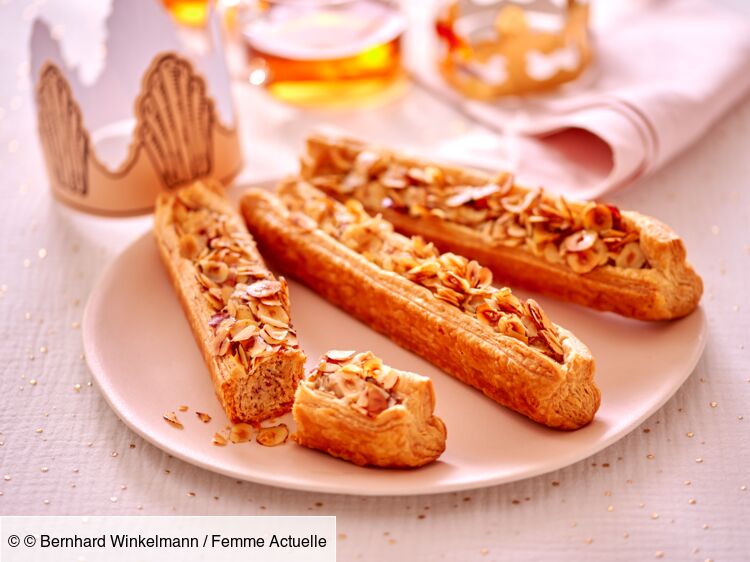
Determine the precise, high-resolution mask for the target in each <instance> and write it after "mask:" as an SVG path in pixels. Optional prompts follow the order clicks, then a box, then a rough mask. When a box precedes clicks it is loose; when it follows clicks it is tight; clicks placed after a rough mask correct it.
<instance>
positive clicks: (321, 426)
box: [293, 351, 446, 468]
mask: <svg viewBox="0 0 750 562" xmlns="http://www.w3.org/2000/svg"><path fill="white" fill-rule="evenodd" d="M434 408H435V392H434V390H433V388H432V381H430V379H428V378H427V377H423V376H420V375H415V374H414V373H408V372H406V371H398V370H396V369H393V368H391V367H388V366H386V365H383V362H382V361H381V360H380V359H379V358H377V357H375V356H374V355H373V354H372V353H371V352H369V351H367V352H364V353H356V352H354V351H329V352H328V353H327V354H326V355H325V356H323V358H322V359H321V360H320V363H319V364H318V366H317V367H316V368H315V370H314V371H313V372H312V374H311V375H310V377H309V378H308V379H307V380H306V381H303V382H302V383H300V385H299V387H298V388H297V395H296V398H295V401H294V409H293V413H294V420H295V422H296V424H297V432H296V433H295V434H294V436H293V439H294V440H295V441H296V442H297V443H299V444H300V445H304V446H305V447H310V448H311V449H319V450H321V451H325V452H326V453H328V454H330V455H332V456H334V457H339V458H342V459H345V460H348V461H351V462H353V463H354V464H358V465H373V466H382V467H394V468H397V467H400V468H406V467H418V466H422V465H425V464H427V463H430V462H432V461H434V460H435V459H437V458H438V457H439V456H440V454H441V453H442V452H443V451H444V450H445V438H446V429H445V424H444V423H443V421H442V420H441V419H440V418H438V417H437V416H434V415H433V410H434Z"/></svg>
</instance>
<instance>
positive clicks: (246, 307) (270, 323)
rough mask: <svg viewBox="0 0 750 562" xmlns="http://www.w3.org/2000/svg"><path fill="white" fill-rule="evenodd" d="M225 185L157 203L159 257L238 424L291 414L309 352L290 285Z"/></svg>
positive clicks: (193, 188)
mask: <svg viewBox="0 0 750 562" xmlns="http://www.w3.org/2000/svg"><path fill="white" fill-rule="evenodd" d="M220 189H221V188H220V187H219V186H214V185H213V184H210V183H205V182H197V183H195V184H192V185H190V186H188V187H185V188H183V189H181V190H179V191H177V192H174V193H169V194H168V193H163V194H161V195H160V196H159V198H158V200H157V204H156V211H155V221H154V235H155V237H156V242H157V246H158V248H159V254H160V256H161V258H162V262H163V263H164V266H165V268H166V270H167V272H168V274H169V277H170V280H171V281H172V284H173V286H174V288H175V291H176V293H177V295H178V297H179V299H180V303H181V305H182V308H183V311H184V313H185V316H186V317H187V319H188V321H189V323H190V327H191V329H192V332H193V336H194V337H195V341H196V343H197V344H198V347H199V349H200V350H201V353H202V355H203V358H204V360H205V362H206V366H207V367H208V370H209V372H210V374H211V379H212V381H213V384H214V390H215V392H216V396H217V397H218V399H219V401H220V402H221V405H222V406H223V408H224V410H225V411H226V413H227V416H228V417H229V419H230V420H231V421H232V422H233V423H237V422H246V423H253V424H257V423H259V422H261V421H262V420H264V419H267V418H271V417H275V416H278V415H281V414H283V413H285V412H288V411H289V410H290V409H291V407H292V402H293V400H294V393H295V390H296V387H297V383H298V382H299V380H300V379H301V378H302V376H303V374H304V364H305V355H304V354H303V353H302V351H301V350H300V348H299V345H298V343H297V339H296V334H295V332H294V329H293V327H292V325H291V320H290V318H289V298H288V293H287V287H286V282H285V281H284V280H283V278H282V279H279V280H276V279H275V278H274V277H273V275H272V274H271V273H270V272H269V271H268V268H267V267H266V265H265V263H264V262H263V259H262V258H261V256H260V254H259V253H258V250H257V248H256V246H255V242H254V241H253V239H252V237H251V236H250V234H249V233H248V232H247V228H246V227H245V225H244V223H243V221H242V219H241V218H240V217H239V216H238V215H237V213H236V212H235V211H234V210H233V209H232V207H231V205H230V204H229V202H228V201H227V200H225V199H224V198H223V196H222V195H220Z"/></svg>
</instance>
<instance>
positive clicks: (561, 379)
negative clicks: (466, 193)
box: [241, 180, 600, 429]
mask: <svg viewBox="0 0 750 562" xmlns="http://www.w3.org/2000/svg"><path fill="white" fill-rule="evenodd" d="M280 190H281V191H284V190H286V192H287V195H292V196H295V197H298V198H301V199H302V200H305V199H306V198H314V197H316V196H321V193H320V192H319V191H317V190H315V189H314V188H312V187H310V186H309V185H306V184H303V183H302V182H297V181H294V180H291V181H290V182H288V183H286V184H284V185H282V186H281V187H280ZM316 194H317V195H316ZM330 202H331V204H332V205H339V206H340V204H338V203H335V202H333V201H332V200H330ZM241 208H242V212H243V215H244V217H245V220H246V221H247V223H248V227H249V228H250V230H251V232H252V233H253V235H254V236H255V238H256V240H257V241H258V243H259V244H260V246H261V248H262V249H263V250H264V251H266V252H268V255H273V256H274V260H275V262H277V263H278V265H279V266H280V267H281V268H282V269H283V270H285V271H286V272H287V273H289V274H290V275H293V276H294V277H297V278H298V279H300V280H302V281H303V282H304V283H306V284H307V285H309V286H310V287H311V288H313V289H314V290H315V291H317V292H318V293H319V294H320V295H322V296H323V297H324V298H326V299H327V300H329V301H331V302H332V303H334V304H336V305H337V306H339V307H340V308H342V309H344V310H346V311H347V312H349V313H350V314H352V315H353V316H355V317H357V318H359V319H360V320H361V321H363V322H365V323H366V324H368V325H369V326H371V327H372V328H374V329H375V330H377V331H379V332H381V333H383V334H385V335H387V336H388V337H390V338H391V339H392V340H393V341H395V342H396V343H397V344H399V345H401V346H402V347H404V348H406V349H409V350H411V351H413V352H414V353H417V354H418V355H420V356H422V357H424V358H425V359H427V360H428V361H431V362H432V363H433V364H435V365H437V366H438V367H440V368H441V369H443V370H444V371H446V372H448V373H449V374H451V375H453V376H454V377H456V378H458V379H459V380H461V381H463V382H465V383H467V384H469V385H471V386H473V387H475V388H477V389H479V390H481V391H482V392H484V393H485V394H486V395H487V396H489V397H490V398H492V399H493V400H495V401H496V402H498V403H500V404H503V405H505V406H507V407H509V408H511V409H513V410H515V411H517V412H520V413H522V414H524V415H526V416H528V417H529V418H531V419H532V420H534V421H537V422H539V423H542V424H545V425H547V426H550V427H555V428H560V429H577V428H579V427H582V426H584V425H586V424H588V423H589V422H590V421H591V420H592V419H593V417H594V414H595V412H596V410H597V409H598V407H599V403H600V394H599V389H598V388H597V387H596V385H595V384H594V380H593V378H594V360H593V358H592V357H591V353H590V352H589V350H588V348H586V346H585V345H584V344H583V343H581V342H580V341H579V340H578V339H577V338H575V336H573V334H571V333H570V332H568V331H567V330H565V329H563V328H561V327H559V326H556V325H554V328H553V330H554V333H555V336H556V338H558V341H559V345H560V351H561V353H560V358H559V359H560V361H556V360H555V359H554V358H552V357H550V356H548V355H545V354H544V353H542V352H541V351H540V350H539V349H537V348H535V347H532V346H531V345H528V344H527V343H524V342H523V341H521V340H519V339H516V338H514V337H509V336H508V335H505V334H503V333H499V332H498V331H497V330H496V329H493V328H492V327H491V326H489V325H487V324H486V323H483V322H480V321H479V320H478V318H477V317H472V316H471V315H469V314H467V313H465V312H464V311H462V310H461V309H460V308H457V307H456V306H453V305H451V304H448V303H447V302H444V301H442V300H440V299H438V298H436V297H435V296H434V295H433V292H431V290H429V289H428V288H426V287H425V286H421V285H419V284H418V283H416V282H414V281H411V280H409V279H408V278H406V277H404V276H402V275H399V274H396V273H394V272H393V271H388V270H386V269H384V268H382V267H380V266H378V265H377V264H375V263H373V262H372V261H370V260H368V259H366V258H365V257H363V255H361V254H359V253H357V252H355V251H353V250H352V249H350V248H349V247H347V246H346V245H345V244H343V243H341V242H340V241H338V240H336V239H335V238H334V237H333V236H331V235H329V234H328V233H326V232H325V231H324V230H322V229H321V228H318V225H317V223H316V222H315V221H313V220H312V219H311V218H310V217H309V216H307V215H305V214H303V213H301V212H291V211H290V210H289V208H288V207H287V206H286V205H285V204H284V203H283V202H282V200H281V199H280V198H279V197H278V196H274V195H272V194H270V193H268V192H265V191H263V190H259V189H251V190H249V191H247V192H246V193H245V195H244V196H243V198H242V202H241ZM395 236H399V235H397V234H396V235H395ZM461 259H463V258H461ZM505 291H507V293H510V291H509V290H507V289H506V290H505ZM545 317H546V315H545ZM447 350H450V352H447Z"/></svg>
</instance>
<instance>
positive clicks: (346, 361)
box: [306, 351, 402, 417]
mask: <svg viewBox="0 0 750 562" xmlns="http://www.w3.org/2000/svg"><path fill="white" fill-rule="evenodd" d="M398 379H399V377H398V374H396V372H395V371H393V370H392V369H391V368H390V367H388V366H386V365H383V362H382V361H381V360H380V359H379V358H377V357H375V356H374V355H373V354H372V353H371V352H369V351H366V352H364V353H355V352H354V351H329V352H328V353H327V354H326V355H325V357H323V359H322V360H321V362H320V364H319V365H318V366H317V367H316V368H315V370H314V371H313V372H312V374H311V375H310V378H309V379H308V380H307V383H306V384H307V385H308V386H310V387H311V388H313V389H315V390H318V391H321V392H325V393H327V394H332V395H334V396H336V398H338V399H339V400H341V401H343V402H344V403H346V404H348V405H349V406H350V407H351V408H353V409H355V410H357V411H358V412H360V413H362V414H364V415H366V416H370V417H375V416H377V415H378V414H380V413H381V412H384V411H385V410H387V409H388V408H390V407H392V406H395V405H396V404H400V403H401V402H402V399H401V397H399V395H398V393H397V387H398Z"/></svg>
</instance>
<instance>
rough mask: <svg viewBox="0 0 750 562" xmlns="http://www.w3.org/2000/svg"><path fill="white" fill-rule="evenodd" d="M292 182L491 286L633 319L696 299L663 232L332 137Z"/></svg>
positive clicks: (678, 310)
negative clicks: (488, 276)
mask: <svg viewBox="0 0 750 562" xmlns="http://www.w3.org/2000/svg"><path fill="white" fill-rule="evenodd" d="M301 175H302V177H303V178H304V179H306V180H307V181H309V182H310V183H312V184H313V185H315V186H316V187H318V188H319V189H322V190H323V191H325V192H326V193H328V194H329V195H332V196H334V197H336V198H337V199H339V200H342V201H345V200H347V199H350V198H354V199H357V200H358V201H360V202H361V203H362V204H363V205H364V206H365V209H367V211H368V212H370V213H372V214H377V213H382V214H383V216H384V217H385V218H386V219H387V220H388V221H390V222H391V223H393V224H394V226H395V227H396V228H397V229H398V230H399V231H401V232H403V233H404V234H408V235H419V236H423V237H424V238H425V239H427V240H429V241H431V242H434V243H435V244H436V245H437V246H438V248H440V249H441V250H443V251H451V252H456V253H459V254H461V255H464V256H466V257H469V258H472V259H476V260H479V261H481V262H482V263H483V264H484V265H486V266H487V267H489V268H490V269H492V271H493V273H494V274H495V277H496V279H497V280H498V281H502V282H503V283H508V284H510V285H511V286H518V287H523V288H526V289H531V290H534V291H538V292H540V293H544V294H547V295H551V296H554V297H557V298H559V299H562V300H566V301H569V302H574V303H577V304H582V305H585V306H589V307H591V308H595V309H599V310H607V311H612V312H616V313H618V314H621V315H623V316H629V317H632V318H638V319H640V320H668V319H672V318H679V317H681V316H685V315H686V314H689V313H690V312H692V311H693V310H694V309H695V308H696V307H697V306H698V302H699V301H700V298H701V294H702V292H703V283H702V281H701V278H700V277H699V276H698V275H697V274H696V273H695V271H694V270H693V268H692V267H691V266H690V264H689V263H688V262H687V260H686V251H685V246H684V244H683V242H682V239H680V237H679V236H677V234H675V233H674V232H673V231H672V230H671V229H670V228H669V227H668V226H666V225H665V224H663V223H661V222H659V221H657V220H655V219H653V218H651V217H647V216H645V215H642V214H640V213H637V212H635V211H620V210H619V209H618V208H617V207H615V206H613V205H607V204H603V203H599V202H596V201H572V200H569V199H566V198H563V197H561V196H558V195H554V194H551V193H546V192H545V191H544V190H542V189H528V188H525V187H522V186H520V185H518V184H517V183H516V182H515V178H514V177H513V175H512V174H509V173H501V174H499V175H498V176H496V177H490V176H488V175H487V174H484V173H481V172H477V171H474V170H468V169H464V168H458V167H454V166H445V165H441V164H436V163H434V162H429V161H426V160H422V159H417V158H412V157H409V156H406V155H403V154H400V153H398V152H394V151H391V150H388V149H385V148H382V147H376V146H370V145H367V144H365V143H363V142H360V141H357V140H353V139H348V138H344V137H332V136H323V135H314V136H312V137H311V138H310V139H308V141H307V153H306V154H305V155H304V156H303V158H302V168H301Z"/></svg>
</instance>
